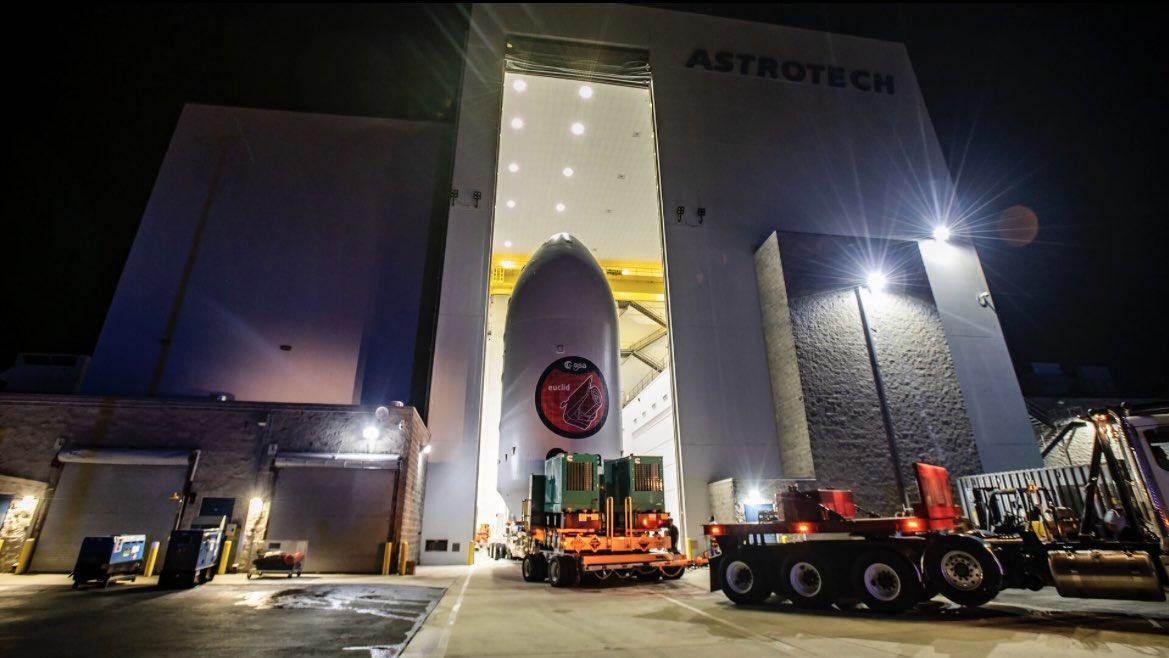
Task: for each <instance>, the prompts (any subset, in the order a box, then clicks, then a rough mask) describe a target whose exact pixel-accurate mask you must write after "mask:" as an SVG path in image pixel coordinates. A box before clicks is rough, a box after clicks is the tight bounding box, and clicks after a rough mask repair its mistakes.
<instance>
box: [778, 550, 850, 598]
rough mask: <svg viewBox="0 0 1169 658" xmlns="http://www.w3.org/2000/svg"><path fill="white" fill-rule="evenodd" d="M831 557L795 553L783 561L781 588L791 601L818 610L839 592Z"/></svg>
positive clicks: (838, 582)
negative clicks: (782, 584)
mask: <svg viewBox="0 0 1169 658" xmlns="http://www.w3.org/2000/svg"><path fill="white" fill-rule="evenodd" d="M833 566H834V565H833V564H832V562H831V560H830V559H829V558H828V557H826V556H824V555H818V554H815V553H796V554H795V555H791V556H789V557H788V558H787V559H786V560H784V562H783V569H782V570H781V572H780V573H781V574H782V576H783V580H784V588H785V589H786V590H787V595H788V597H789V598H791V601H792V603H794V604H795V605H796V606H798V607H801V608H810V609H814V610H822V609H824V608H827V607H829V606H831V605H832V604H833V603H835V602H836V599H837V597H838V596H839V595H840V578H839V577H838V576H837V575H836V570H835V569H833Z"/></svg>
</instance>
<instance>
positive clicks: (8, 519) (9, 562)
mask: <svg viewBox="0 0 1169 658" xmlns="http://www.w3.org/2000/svg"><path fill="white" fill-rule="evenodd" d="M45 487H46V484H45V483H44V482H37V481H36V480H26V479H24V478H16V477H9V476H6V475H0V494H4V495H7V496H12V505H11V507H9V508H8V514H6V515H5V516H4V520H3V523H0V542H3V544H2V545H0V573H5V572H8V571H12V569H13V568H14V567H15V566H16V560H17V558H18V557H20V549H21V547H22V546H24V540H25V538H26V537H27V536H28V527H29V526H30V525H31V524H32V521H33V516H34V515H35V514H36V511H37V507H38V506H39V505H40V503H41V501H42V500H44V498H45ZM26 496H32V498H31V499H28V500H26ZM28 503H31V505H30V504H28Z"/></svg>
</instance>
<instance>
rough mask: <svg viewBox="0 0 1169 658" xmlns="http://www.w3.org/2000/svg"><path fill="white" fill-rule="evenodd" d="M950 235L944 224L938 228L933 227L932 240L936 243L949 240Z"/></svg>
mask: <svg viewBox="0 0 1169 658" xmlns="http://www.w3.org/2000/svg"><path fill="white" fill-rule="evenodd" d="M951 235H952V233H951V232H950V228H949V227H948V226H946V225H945V224H939V225H938V226H936V227H934V239H935V240H937V241H938V242H945V241H947V240H949V239H950V236H951Z"/></svg>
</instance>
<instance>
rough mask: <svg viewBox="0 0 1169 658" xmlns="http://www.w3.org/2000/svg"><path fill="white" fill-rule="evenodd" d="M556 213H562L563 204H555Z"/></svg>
mask: <svg viewBox="0 0 1169 658" xmlns="http://www.w3.org/2000/svg"><path fill="white" fill-rule="evenodd" d="M556 212H564V204H563V203H558V204H556Z"/></svg>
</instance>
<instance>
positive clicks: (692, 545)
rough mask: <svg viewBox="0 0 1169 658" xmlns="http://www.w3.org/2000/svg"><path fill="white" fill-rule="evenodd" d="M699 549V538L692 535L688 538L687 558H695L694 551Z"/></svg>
mask: <svg viewBox="0 0 1169 658" xmlns="http://www.w3.org/2000/svg"><path fill="white" fill-rule="evenodd" d="M697 549H698V540H697V539H695V538H693V537H690V538H688V539H687V540H686V559H687V560H693V559H694V552H695V551H696V550H697Z"/></svg>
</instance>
